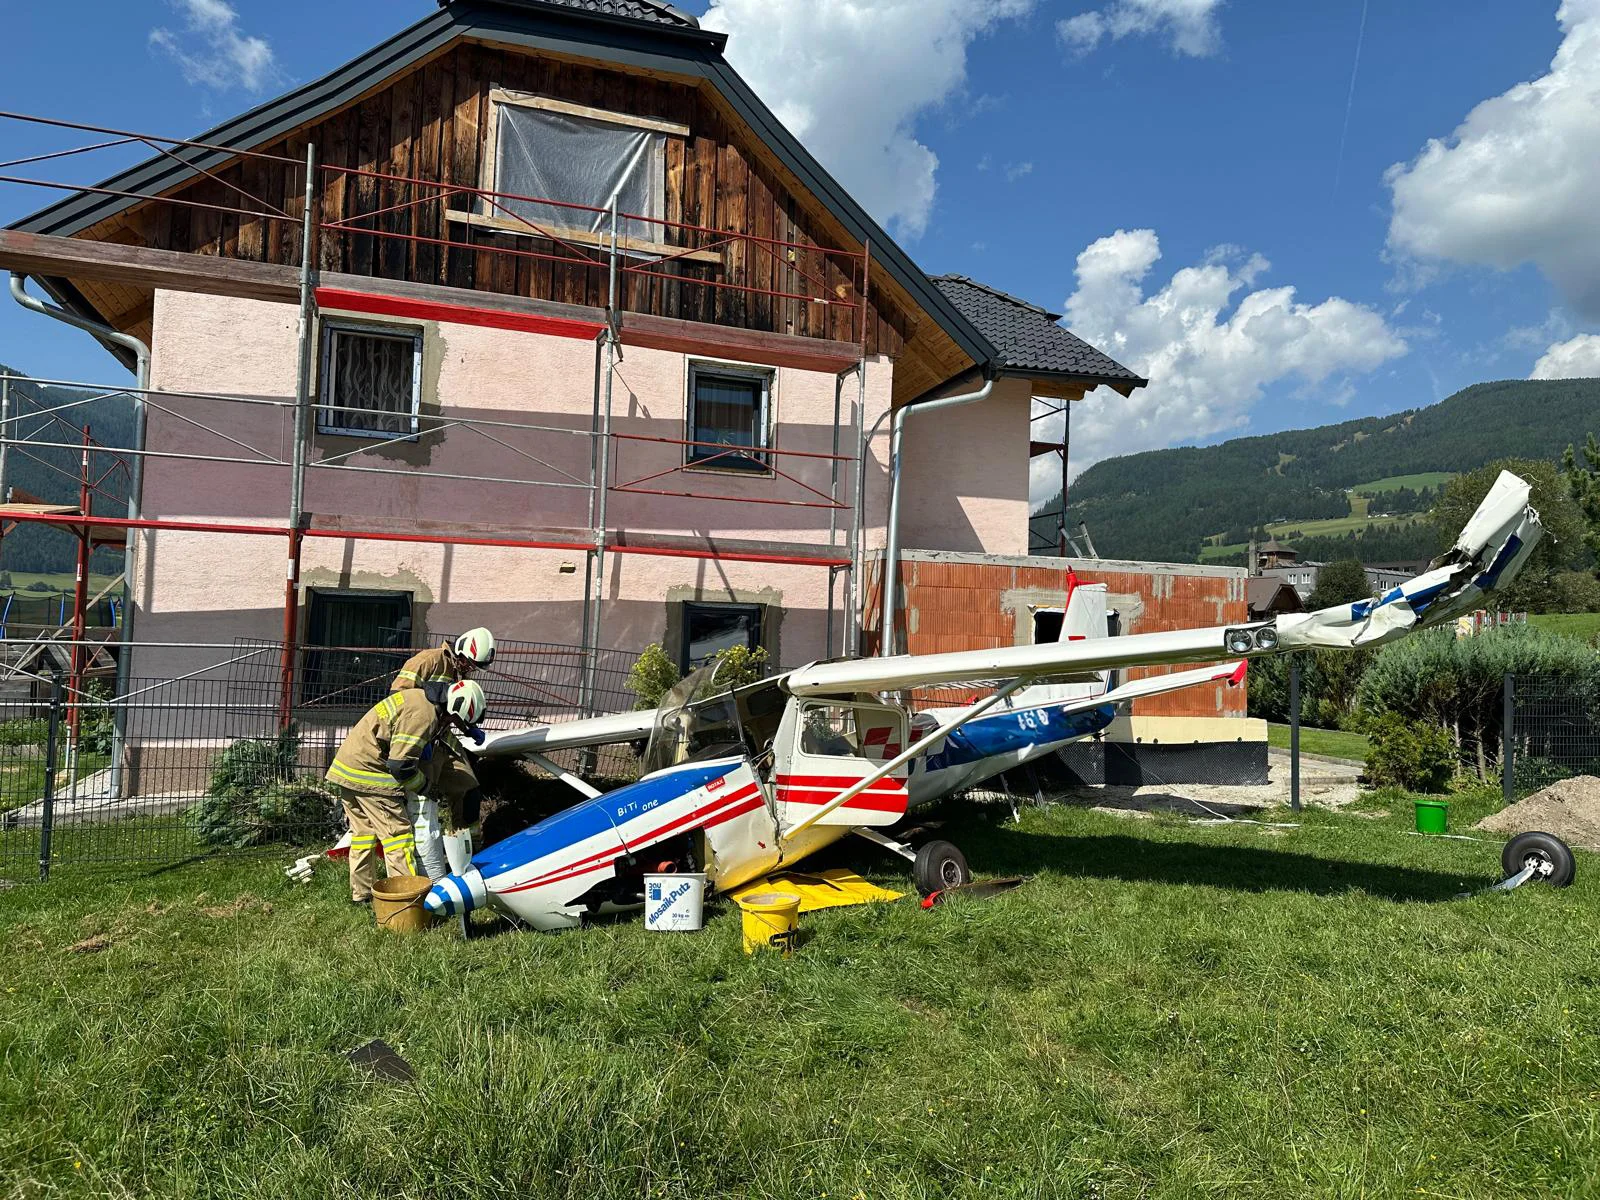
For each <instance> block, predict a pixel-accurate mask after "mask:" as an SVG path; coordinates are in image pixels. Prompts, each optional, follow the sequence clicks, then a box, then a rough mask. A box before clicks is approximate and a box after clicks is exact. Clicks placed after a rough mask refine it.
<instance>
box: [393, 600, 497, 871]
mask: <svg viewBox="0 0 1600 1200" xmlns="http://www.w3.org/2000/svg"><path fill="white" fill-rule="evenodd" d="M493 661H494V634H492V633H490V632H489V631H488V630H487V629H484V628H481V627H480V628H478V629H469V630H467V632H466V633H463V634H462V635H461V636H460V637H458V638H457V639H456V640H455V641H454V642H444V643H441V644H440V645H438V646H435V647H434V648H433V649H431V650H419V651H418V652H417V653H416V654H413V655H412V656H411V657H410V658H409V659H407V660H406V662H405V665H404V666H402V667H401V668H400V673H399V674H398V675H396V676H395V677H394V682H393V683H392V684H391V685H390V690H391V691H393V692H404V691H406V690H407V689H410V688H419V687H423V686H424V685H426V684H430V683H446V684H449V683H454V682H456V681H457V680H459V679H468V678H471V676H472V674H473V672H474V671H476V670H477V669H478V668H479V667H487V666H488V665H489V664H490V663H492V662H493ZM479 736H480V737H481V735H479ZM426 770H427V774H428V787H427V793H428V796H429V797H431V799H424V798H421V797H418V798H417V800H416V802H415V803H413V804H412V806H411V807H412V810H413V811H412V816H413V818H414V819H415V825H416V830H415V832H416V835H417V837H418V838H420V839H421V845H422V847H423V850H424V858H425V859H426V860H427V865H428V874H430V875H432V874H433V873H434V872H435V870H436V869H437V868H438V866H439V864H440V863H441V862H443V861H444V857H443V856H444V853H445V851H444V846H443V840H444V834H445V829H446V828H448V829H449V830H451V831H452V834H458V833H459V832H460V831H462V830H467V829H470V828H471V827H472V826H473V825H475V824H477V821H478V810H479V809H480V808H481V807H482V792H481V791H480V790H479V787H478V775H477V772H475V771H474V770H473V769H472V765H471V764H470V763H469V762H468V761H467V757H466V755H465V754H464V753H463V752H462V750H461V747H460V746H459V745H458V744H457V743H456V741H455V739H454V738H450V737H443V738H440V739H439V744H438V748H437V749H436V750H435V751H434V756H433V758H432V760H431V761H430V762H429V763H428V765H427V768H426ZM440 808H443V810H444V821H443V823H442V824H441V822H440V816H439V809H440Z"/></svg>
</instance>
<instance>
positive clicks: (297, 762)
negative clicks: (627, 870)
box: [0, 639, 637, 881]
mask: <svg viewBox="0 0 1600 1200" xmlns="http://www.w3.org/2000/svg"><path fill="white" fill-rule="evenodd" d="M414 652H415V651H414V650H412V649H411V648H395V647H392V646H387V647H305V648H300V649H299V650H297V651H296V652H295V653H294V655H293V656H292V659H293V662H294V665H295V667H296V670H295V672H294V674H293V676H292V680H293V682H292V684H291V685H290V686H289V692H288V699H289V704H288V705H287V706H285V704H284V699H285V694H286V693H285V686H286V680H285V673H284V670H283V667H284V655H283V645H282V643H279V642H271V641H263V640H259V639H252V640H244V639H241V640H240V641H238V642H237V643H235V645H234V647H233V650H232V652H231V653H229V652H227V651H225V650H224V651H219V650H218V649H217V648H215V647H209V648H204V649H203V650H202V649H201V648H196V650H195V652H194V653H195V657H196V658H197V659H198V660H199V662H200V665H198V666H197V667H196V668H195V669H194V670H193V671H192V672H189V673H182V672H180V673H178V674H176V675H175V676H174V677H171V678H140V677H134V678H131V679H129V680H127V681H126V685H125V688H124V690H123V692H122V695H121V696H120V697H117V698H113V697H112V696H111V694H110V689H109V688H108V687H105V686H103V685H100V684H97V685H94V686H92V687H89V686H85V687H83V688H81V689H79V690H74V689H72V688H71V687H69V686H68V683H67V677H66V676H65V675H64V674H61V673H56V674H54V675H52V676H41V675H38V674H37V673H32V674H29V675H26V676H19V677H18V679H17V680H14V681H13V682H15V683H19V684H21V683H26V684H27V686H14V687H12V688H10V689H9V690H0V878H3V879H9V880H14V881H21V880H25V879H32V878H41V877H45V876H47V875H48V874H49V873H50V872H51V871H61V870H66V871H71V870H76V869H81V868H93V867H105V866H112V865H115V864H124V865H133V864H147V865H152V866H156V865H163V864H168V863H173V862H179V861H182V860H184V859H186V858H189V857H192V856H198V855H203V854H209V853H215V852H218V851H229V852H249V851H263V852H266V851H270V852H281V851H282V848H283V847H285V846H298V845H321V844H326V843H327V842H328V841H329V840H332V839H335V838H337V837H338V835H339V833H340V831H341V830H342V826H343V818H342V816H341V813H340V810H339V808H338V805H337V802H336V800H335V797H334V794H333V792H332V791H331V790H330V789H328V788H326V787H325V786H324V784H323V775H324V773H325V771H326V770H327V767H328V765H329V763H331V762H332V760H333V756H334V753H335V752H336V751H337V750H338V748H339V745H340V743H341V742H342V741H343V739H344V736H345V734H346V733H347V732H348V731H349V728H350V726H351V725H352V723H354V722H355V721H357V720H358V719H359V718H360V717H361V716H362V715H363V714H364V713H365V712H366V711H367V710H368V709H369V708H370V707H371V705H372V704H374V703H376V702H377V701H378V700H381V699H382V698H383V697H384V696H386V695H387V694H388V692H389V688H390V684H391V682H392V681H393V679H394V676H395V674H396V673H397V672H398V670H399V668H400V666H401V664H402V663H403V662H404V661H405V659H406V658H407V657H409V656H410V655H411V654H412V653H414ZM635 657H636V656H635V655H633V654H631V653H628V652H626V651H620V650H607V649H602V650H598V651H595V652H594V653H593V654H589V653H587V652H585V650H584V649H583V648H582V647H578V646H562V645H554V644H546V643H535V642H502V643H501V644H500V648H499V651H498V653H497V655H496V659H495V662H494V663H493V664H492V666H491V667H489V668H487V669H485V670H483V671H481V672H480V673H479V674H478V676H477V678H478V679H479V681H480V682H481V683H482V685H483V687H484V691H485V694H486V696H487V697H488V701H489V712H488V715H487V717H486V719H485V721H484V725H485V727H486V728H487V729H489V730H495V729H504V728H511V727H514V726H518V725H523V724H528V723H532V722H537V723H541V724H556V723H560V722H563V721H569V720H574V719H577V718H579V717H582V716H584V715H587V714H588V713H589V712H597V713H609V712H616V711H621V710H626V709H630V708H632V707H634V705H635V703H636V697H635V696H634V694H633V693H632V692H631V691H629V690H628V689H627V687H626V683H627V679H628V671H629V668H630V667H631V666H632V663H633V660H634V658H635ZM286 715H287V717H288V720H287V721H285V716H286ZM554 757H556V758H557V759H558V761H560V762H561V765H563V766H566V767H567V768H568V769H581V770H582V773H583V774H585V775H587V776H591V777H593V776H599V777H605V778H619V779H620V778H628V777H631V776H632V774H634V773H635V772H636V770H637V762H636V759H635V757H634V754H633V752H632V751H631V750H630V748H628V747H626V746H622V747H613V748H607V749H606V750H604V751H603V752H599V753H594V752H591V753H590V755H589V756H588V757H587V758H585V759H581V760H580V758H579V757H578V752H575V751H574V752H566V753H565V754H564V755H562V754H558V755H556V756H554ZM486 787H487V782H486Z"/></svg>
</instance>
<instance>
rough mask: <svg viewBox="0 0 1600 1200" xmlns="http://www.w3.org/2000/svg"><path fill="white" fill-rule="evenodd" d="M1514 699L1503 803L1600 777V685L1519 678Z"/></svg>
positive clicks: (1551, 678) (1546, 677)
mask: <svg viewBox="0 0 1600 1200" xmlns="http://www.w3.org/2000/svg"><path fill="white" fill-rule="evenodd" d="M1512 696H1513V703H1512V706H1511V707H1512V713H1513V715H1512V720H1511V731H1512V735H1511V739H1510V750H1511V753H1510V757H1509V764H1508V769H1507V770H1506V772H1505V791H1506V799H1507V802H1510V801H1511V800H1512V799H1517V798H1521V797H1523V796H1526V795H1528V794H1529V793H1530V792H1535V791H1538V790H1539V789H1540V788H1542V787H1546V786H1548V785H1549V784H1552V783H1555V782H1557V781H1558V780H1561V779H1569V778H1571V777H1572V776H1574V775H1600V681H1597V680H1596V679H1595V678H1594V677H1591V678H1589V679H1586V680H1574V679H1570V678H1565V677H1557V676H1549V675H1519V676H1517V677H1516V678H1515V680H1514V681H1513V685H1512Z"/></svg>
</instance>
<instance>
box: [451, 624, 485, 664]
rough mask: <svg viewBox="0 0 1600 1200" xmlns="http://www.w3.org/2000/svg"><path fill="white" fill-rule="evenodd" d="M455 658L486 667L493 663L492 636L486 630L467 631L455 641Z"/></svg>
mask: <svg viewBox="0 0 1600 1200" xmlns="http://www.w3.org/2000/svg"><path fill="white" fill-rule="evenodd" d="M455 652H456V657H457V658H464V659H466V660H467V661H468V662H471V663H476V664H477V665H478V666H480V667H487V666H488V665H489V664H490V663H492V662H493V661H494V634H492V633H490V632H489V631H488V630H487V629H483V628H478V629H469V630H467V631H466V632H465V633H463V634H462V635H461V636H460V637H458V638H457V639H456V644H455Z"/></svg>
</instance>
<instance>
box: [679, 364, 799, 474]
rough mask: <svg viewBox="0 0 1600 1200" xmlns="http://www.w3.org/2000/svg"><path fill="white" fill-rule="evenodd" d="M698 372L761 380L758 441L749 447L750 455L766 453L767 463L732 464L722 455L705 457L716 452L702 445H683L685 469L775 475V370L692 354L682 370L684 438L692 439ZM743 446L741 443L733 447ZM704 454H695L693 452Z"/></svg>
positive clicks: (776, 380) (776, 426)
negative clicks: (716, 457)
mask: <svg viewBox="0 0 1600 1200" xmlns="http://www.w3.org/2000/svg"><path fill="white" fill-rule="evenodd" d="M700 375H712V376H717V375H720V376H722V377H723V378H726V379H740V380H751V379H753V380H756V381H758V382H759V383H760V384H761V413H760V424H761V434H762V437H761V444H760V445H759V446H752V447H750V448H749V450H748V454H749V456H750V457H751V458H754V457H755V456H756V455H765V456H766V463H765V464H764V465H762V466H759V467H757V466H749V467H732V466H725V465H723V461H724V460H723V459H713V460H712V461H709V462H708V461H705V458H708V457H710V456H712V455H715V454H717V453H718V452H717V451H715V450H712V449H709V448H708V447H703V446H685V447H684V448H683V466H684V470H686V471H710V472H716V473H720V474H726V475H737V476H740V477H742V478H745V479H771V478H772V477H773V476H774V473H775V472H774V469H773V465H774V464H773V455H772V452H773V451H774V450H776V449H777V442H778V437H777V428H778V422H777V405H776V395H775V393H776V391H777V383H778V372H777V371H776V370H775V369H774V368H772V367H761V366H755V365H753V364H750V363H738V362H725V361H722V360H720V359H711V358H691V359H690V360H689V363H688V369H687V370H686V371H685V372H684V401H683V439H684V441H686V442H692V441H695V440H696V439H695V436H694V434H695V420H694V405H695V381H696V379H697V378H698V377H699V376H700ZM733 449H736V450H743V449H744V448H743V447H733ZM697 454H699V455H702V456H704V457H701V458H697V457H696V455H697Z"/></svg>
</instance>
